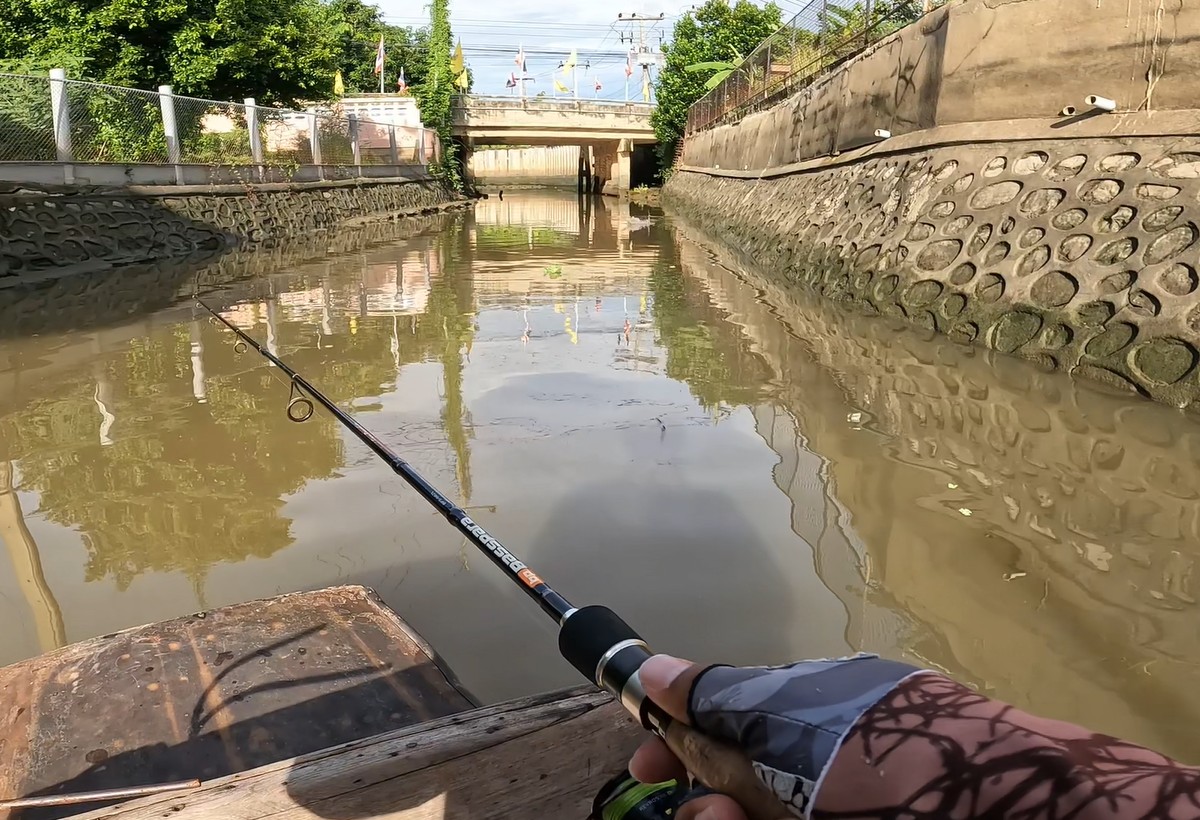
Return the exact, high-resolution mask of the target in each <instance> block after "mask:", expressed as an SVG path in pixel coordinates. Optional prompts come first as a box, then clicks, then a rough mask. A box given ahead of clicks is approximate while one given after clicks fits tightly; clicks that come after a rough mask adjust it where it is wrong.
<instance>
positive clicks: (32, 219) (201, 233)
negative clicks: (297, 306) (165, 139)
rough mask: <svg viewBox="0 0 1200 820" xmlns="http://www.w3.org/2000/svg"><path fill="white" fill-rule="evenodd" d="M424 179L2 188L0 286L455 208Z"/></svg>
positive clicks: (436, 186)
mask: <svg viewBox="0 0 1200 820" xmlns="http://www.w3.org/2000/svg"><path fill="white" fill-rule="evenodd" d="M455 202H456V199H455V197H454V195H453V194H452V193H451V192H450V191H448V190H447V189H446V188H445V187H444V186H442V185H441V184H440V183H438V182H436V181H434V180H432V179H429V178H426V177H421V178H413V179H393V180H342V181H336V182H310V183H270V184H261V185H255V184H245V185H205V186H140V187H127V188H115V189H79V188H68V187H64V186H57V187H54V186H46V187H40V188H35V187H30V186H25V185H20V186H18V185H8V186H7V190H4V189H0V287H3V286H4V285H7V284H14V283H26V282H31V281H36V280H38V279H43V278H46V277H54V278H56V277H60V276H63V275H67V274H73V273H87V272H94V271H101V270H105V269H108V268H111V267H114V266H123V265H130V264H137V263H142V262H148V261H152V260H158V259H167V258H173V257H180V258H186V257H189V256H194V255H196V254H205V253H210V252H220V250H221V249H223V248H229V247H234V246H238V245H243V244H248V243H256V242H264V241H273V240H277V239H283V238H287V237H295V236H306V235H308V234H310V233H311V232H312V231H314V230H317V229H320V228H330V227H335V226H339V225H347V226H349V225H354V224H360V223H363V222H370V221H376V220H384V219H389V218H393V217H398V216H405V215H413V214H419V213H423V212H429V211H431V210H436V209H440V208H444V207H448V206H451V205H453V204H455Z"/></svg>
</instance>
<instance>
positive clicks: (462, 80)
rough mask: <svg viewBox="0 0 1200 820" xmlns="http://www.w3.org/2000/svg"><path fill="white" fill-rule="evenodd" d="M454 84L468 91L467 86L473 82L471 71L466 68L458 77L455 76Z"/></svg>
mask: <svg viewBox="0 0 1200 820" xmlns="http://www.w3.org/2000/svg"><path fill="white" fill-rule="evenodd" d="M454 84H455V85H456V86H458V87H459V88H461V89H462V90H463V91H466V90H467V86H469V85H470V84H471V75H470V73H469V72H467V71H465V70H464V71H463V73H462V74H459V75H458V77H457V78H455V80H454Z"/></svg>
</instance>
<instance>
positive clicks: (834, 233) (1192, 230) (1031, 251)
mask: <svg viewBox="0 0 1200 820" xmlns="http://www.w3.org/2000/svg"><path fill="white" fill-rule="evenodd" d="M730 150H732V147H731V149H730ZM672 189H675V190H677V191H679V192H681V193H682V197H681V198H682V199H691V200H694V202H695V203H696V208H695V210H696V211H697V212H701V211H705V212H713V213H714V214H717V215H720V214H726V215H734V216H735V218H734V219H732V220H727V221H725V222H718V221H716V220H715V219H714V220H712V221H709V222H708V223H707V227H711V228H712V230H713V232H715V233H717V234H718V235H719V236H722V237H725V238H728V239H729V241H730V244H734V245H737V246H739V247H742V248H744V249H746V252H747V253H748V254H751V255H752V256H753V258H754V259H755V260H756V263H757V264H762V265H764V266H774V267H775V268H777V269H780V270H785V271H788V275H789V276H794V278H795V279H796V280H797V281H799V282H804V283H809V284H812V285H813V286H815V287H816V288H818V289H820V290H821V291H822V292H824V293H827V294H828V295H829V297H830V298H837V299H843V300H846V301H850V302H853V303H854V304H858V305H861V306H862V309H863V310H864V311H869V312H880V313H885V314H888V315H892V316H897V317H905V318H907V320H908V321H910V322H912V323H914V324H917V325H919V326H921V327H926V328H937V329H940V330H941V331H943V332H945V333H947V334H948V335H950V336H952V337H953V338H955V339H956V340H959V341H974V342H976V343H979V344H986V345H989V346H991V347H995V348H996V349H998V350H1002V351H1004V352H1008V353H1016V354H1019V355H1020V356H1022V357H1023V358H1025V359H1027V360H1029V361H1033V362H1036V363H1039V365H1040V366H1053V367H1057V368H1060V369H1063V370H1066V371H1069V372H1072V373H1075V374H1076V375H1084V376H1086V377H1088V378H1096V379H1099V380H1101V381H1103V382H1105V383H1106V384H1110V385H1112V386H1114V387H1118V388H1120V389H1122V390H1137V391H1139V392H1141V393H1143V394H1144V395H1149V396H1151V397H1153V398H1156V399H1159V400H1163V401H1168V402H1170V403H1173V404H1177V405H1178V406H1184V405H1187V404H1189V403H1191V402H1192V401H1193V400H1194V399H1200V136H1195V137H1189V136H1183V137H1172V138H1166V137H1162V138H1154V139H1151V138H1145V137H1140V136H1134V137H1122V138H1120V139H1117V138H1112V139H1109V138H1100V137H1096V138H1091V137H1074V136H1071V135H1069V134H1067V135H1063V136H1062V137H1059V138H1057V139H1055V140H1046V141H1030V142H1025V143H1010V144H989V145H987V146H983V145H979V146H971V145H944V146H939V147H934V148H928V149H914V150H913V151H912V152H910V153H903V152H901V153H898V154H895V155H893V156H892V157H890V158H889V159H887V160H882V161H881V160H878V159H872V160H867V161H865V162H862V163H861V164H857V165H856V164H855V163H854V162H853V161H850V162H847V163H846V164H842V165H831V166H828V167H825V168H823V169H818V170H813V171H804V172H798V173H792V174H789V175H786V176H778V177H763V178H755V179H746V180H740V179H731V178H720V177H709V176H706V175H702V174H696V173H690V172H685V173H681V174H677V175H676V177H675V178H673V180H672V182H671V183H670V184H669V185H668V191H671V190H672ZM751 194H753V195H751ZM31 224H32V225H33V226H34V227H33V228H32V230H33V231H34V232H36V231H37V228H36V224H35V223H34V222H33V221H32V220H31ZM817 226H819V227H817ZM822 242H823V243H824V245H825V247H821V245H820V243H822ZM860 248H861V250H860ZM2 253H3V248H0V254H2ZM793 272H794V273H793ZM872 273H874V276H872ZM981 328H982V330H981ZM1197 406H1200V403H1198V404H1197Z"/></svg>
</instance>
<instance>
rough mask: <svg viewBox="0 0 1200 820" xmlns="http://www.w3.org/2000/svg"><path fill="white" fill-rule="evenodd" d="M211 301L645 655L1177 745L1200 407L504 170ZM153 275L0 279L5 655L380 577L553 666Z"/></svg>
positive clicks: (477, 665)
mask: <svg viewBox="0 0 1200 820" xmlns="http://www.w3.org/2000/svg"><path fill="white" fill-rule="evenodd" d="M199 281H200V283H201V287H202V289H203V290H204V291H205V293H206V294H207V296H208V298H209V299H210V300H211V301H212V302H213V303H214V305H216V306H218V307H219V309H220V311H221V313H222V315H224V316H226V317H227V318H229V320H230V321H232V322H234V323H235V324H236V325H238V326H239V327H241V328H243V329H245V330H246V331H247V332H249V333H252V334H253V335H254V336H255V337H256V338H258V339H260V340H263V341H264V342H265V343H266V344H268V345H269V346H270V347H271V348H272V349H274V350H276V351H277V352H278V353H279V354H280V355H281V356H283V357H284V358H285V359H287V360H288V361H289V362H291V363H292V364H293V366H295V367H296V368H297V369H298V370H300V372H302V373H303V374H304V375H305V376H307V377H308V378H309V379H310V380H312V381H313V382H314V383H316V384H317V385H319V386H320V387H321V388H322V389H324V390H325V391H326V392H327V393H328V394H329V395H330V396H331V397H332V398H334V399H335V400H336V401H338V402H339V403H341V404H342V405H343V406H345V407H347V408H348V409H350V410H352V411H353V412H354V413H355V415H356V416H357V417H358V418H359V419H360V420H361V421H362V422H363V423H364V424H365V425H367V426H368V427H369V428H370V429H371V430H373V431H374V432H375V433H377V434H378V435H379V437H380V438H381V439H383V440H384V441H385V442H386V443H387V444H388V445H390V446H392V447H394V448H395V449H397V450H398V451H400V452H401V454H403V455H404V456H405V457H406V458H408V459H409V460H410V461H411V462H412V463H413V464H414V466H415V467H416V468H417V469H418V470H420V471H421V472H422V473H423V474H424V475H425V476H426V477H427V478H429V479H430V480H431V481H432V482H433V483H434V484H435V485H437V486H438V487H440V488H441V489H442V490H443V491H444V492H446V493H447V494H448V495H450V496H452V497H453V498H454V499H455V500H457V501H458V502H459V503H461V504H462V505H464V506H465V507H467V508H468V509H469V511H470V513H471V515H472V517H473V518H475V519H476V520H478V521H479V522H480V523H482V524H483V525H484V526H485V527H487V528H488V529H489V530H490V531H491V532H492V533H494V534H495V535H497V537H499V538H500V539H501V540H502V541H504V542H505V543H506V544H507V545H508V546H510V547H511V548H512V549H513V550H514V551H515V552H516V553H518V554H519V555H521V556H522V557H523V558H525V560H526V561H527V562H528V563H529V564H530V565H531V566H532V567H534V568H535V569H536V570H537V571H538V573H539V574H541V575H542V576H543V577H545V578H546V579H547V580H548V581H549V582H550V583H551V584H553V585H554V586H555V587H557V588H558V589H560V591H562V592H563V594H565V595H566V596H567V597H568V598H570V599H571V600H572V601H574V602H575V603H577V604H582V603H591V602H604V603H607V604H609V605H610V606H612V607H614V608H615V609H617V610H618V611H620V612H621V613H622V614H623V615H624V616H625V617H626V619H627V620H629V621H630V622H631V623H633V624H634V625H635V626H636V627H637V628H639V629H640V630H641V631H642V632H643V633H644V634H645V635H646V637H647V638H648V639H650V641H651V643H652V644H653V645H655V646H656V647H658V648H659V649H661V650H664V651H670V652H672V653H674V654H680V655H685V656H690V657H693V658H696V659H698V660H702V661H726V662H733V663H755V662H758V663H775V662H785V661H788V660H792V659H796V658H800V657H814V656H828V655H836V654H843V653H847V652H851V651H858V650H863V651H871V652H879V653H882V654H885V655H888V656H891V657H897V658H901V659H904V660H907V661H910V662H912V663H916V664H922V665H932V666H934V667H936V668H939V669H942V670H945V671H947V672H949V673H950V674H952V675H954V676H956V677H958V678H959V679H961V680H963V681H964V682H967V683H969V684H971V685H973V686H976V687H978V688H980V689H981V690H982V691H984V692H986V693H988V694H990V695H992V696H995V697H1000V698H1003V699H1006V700H1009V701H1011V702H1013V703H1016V704H1017V705H1019V706H1022V707H1025V708H1029V709H1031V710H1035V711H1037V712H1039V713H1042V714H1045V715H1048V716H1053V717H1058V718H1063V719H1067V720H1073V721H1078V722H1082V723H1085V724H1087V725H1089V726H1091V727H1093V728H1096V729H1098V730H1102V731H1107V732H1110V733H1114V734H1117V735H1121V736H1124V737H1128V738H1130V739H1133V740H1137V741H1140V742H1144V743H1148V744H1150V745H1152V746H1155V747H1157V748H1159V749H1161V750H1162V751H1165V752H1168V753H1171V754H1174V755H1177V756H1181V757H1183V758H1185V759H1187V760H1189V761H1192V762H1195V761H1197V760H1200V739H1197V737H1196V734H1195V731H1194V727H1195V726H1196V725H1197V723H1198V722H1200V720H1198V718H1200V715H1198V714H1197V712H1198V711H1200V703H1198V702H1197V700H1196V698H1195V697H1194V693H1195V692H1196V691H1198V689H1200V674H1197V662H1198V661H1200V629H1197V627H1196V615H1197V607H1196V600H1195V595H1197V594H1200V593H1198V592H1197V591H1196V590H1197V581H1196V579H1194V578H1193V574H1194V573H1193V569H1194V565H1195V562H1196V558H1197V553H1198V551H1200V520H1198V519H1200V504H1198V503H1197V500H1198V498H1200V466H1198V465H1200V424H1198V423H1197V422H1195V421H1193V420H1191V419H1189V418H1187V417H1185V416H1184V415H1182V414H1180V413H1178V412H1176V411H1173V410H1170V409H1168V408H1165V407H1161V406H1158V405H1153V404H1151V403H1149V402H1146V401H1142V400H1139V399H1134V398H1130V397H1128V396H1122V395H1112V394H1109V393H1105V392H1103V391H1102V390H1100V389H1097V388H1092V387H1087V386H1083V385H1079V384H1075V383H1073V382H1072V381H1070V380H1069V379H1067V378H1066V377H1064V376H1061V375H1057V374H1047V373H1043V372H1040V371H1039V370H1037V369H1036V368H1034V367H1033V366H1031V365H1029V364H1027V363H1024V362H1020V361H1016V360H1012V359H1008V358H1005V357H1003V356H999V355H996V354H993V353H991V352H988V351H984V350H980V349H975V348H968V347H964V346H961V345H958V344H955V343H953V342H951V341H949V340H947V339H945V338H939V337H935V336H933V335H932V334H924V333H921V332H919V331H915V330H914V329H912V328H911V327H908V326H901V325H898V324H894V323H892V322H891V321H889V320H887V319H880V318H867V317H862V316H858V315H855V314H852V313H849V312H847V311H845V310H842V309H841V308H839V307H836V306H832V305H829V304H825V303H821V302H817V301H814V300H813V299H811V298H809V297H807V296H806V295H805V294H803V293H796V292H792V291H790V290H788V289H786V288H783V287H780V286H779V283H778V280H777V279H771V278H768V277H766V276H764V275H763V273H762V272H755V271H753V270H750V269H748V268H747V267H746V263H745V261H744V260H741V259H737V258H734V257H732V256H730V255H729V253H728V252H726V251H722V250H720V249H716V248H714V247H712V246H710V245H709V244H707V243H706V241H705V240H704V239H703V237H700V236H698V235H696V234H695V233H694V232H692V231H691V230H690V229H688V228H687V226H683V225H679V224H674V223H672V221H671V220H670V219H668V218H666V217H665V216H663V215H662V214H661V213H659V212H657V211H655V212H651V211H647V210H645V209H641V208H639V207H637V206H633V210H632V212H631V211H630V206H629V205H627V204H619V203H617V202H615V201H609V200H602V201H596V202H593V203H590V204H587V205H586V207H585V206H582V205H580V203H579V202H577V200H576V199H575V197H574V196H573V195H556V194H551V193H525V194H519V195H518V194H510V195H508V196H506V197H505V199H504V200H503V201H500V200H497V199H495V198H492V199H489V200H485V201H481V202H480V203H479V204H478V207H477V208H475V209H474V211H473V212H465V213H459V214H454V215H447V216H439V217H436V218H430V219H428V220H426V221H424V222H422V223H420V224H418V225H416V226H413V225H408V226H377V227H374V228H371V229H370V230H367V231H363V232H358V233H354V234H349V235H344V236H337V237H314V238H313V239H311V240H309V241H306V242H300V243H296V244H294V245H292V246H288V247H283V248H276V249H269V250H263V251H260V252H258V253H256V254H241V255H237V254H235V255H232V256H231V257H229V258H226V259H223V260H221V261H220V262H217V263H214V264H213V265H210V266H209V267H207V268H204V269H201V271H200V273H199ZM191 289H192V274H190V273H189V274H188V275H187V276H183V275H182V274H180V272H179V271H178V270H174V269H169V268H164V269H160V270H149V271H142V272H140V273H137V274H136V275H130V276H129V277H125V278H124V279H120V278H114V279H112V280H111V281H108V282H105V283H103V284H101V285H96V286H94V287H93V286H91V285H89V286H88V288H87V289H85V288H83V287H82V286H80V285H78V284H74V285H60V286H56V287H55V288H54V289H52V290H49V291H47V292H45V293H44V294H42V295H39V296H38V297H37V298H36V299H26V300H24V301H23V302H22V304H15V303H13V301H12V300H11V298H9V299H8V302H7V303H5V301H4V300H5V298H6V297H4V296H3V295H2V293H0V320H2V321H0V539H2V541H3V545H4V550H3V552H2V553H0V624H3V625H4V627H3V628H2V629H0V664H3V663H11V662H13V661H16V660H19V659H22V658H25V657H29V656H32V655H35V654H37V653H39V652H43V651H46V650H49V649H53V648H54V647H56V646H59V645H62V644H63V643H64V642H70V641H77V640H81V639H84V638H88V637H91V636H94V635H99V634H103V633H107V632H111V631H115V630H118V629H121V628H124V627H128V626H133V625H138V624H142V623H146V622H149V621H154V620H159V619H164V618H169V617H173V616H177V615H180V614H184V613H187V612H191V611H196V610H200V609H205V608H210V607H216V606H221V605H225V604H230V603H235V602H239V601H244V600H248V599H254V598H259V597H265V596H270V595H274V594H277V593H281V592H286V591H291V590H297V589H310V588H317V587H321V586H326V585H331V584H340V583H361V584H366V585H368V586H370V587H372V588H374V589H375V590H377V591H378V592H379V594H380V595H381V596H382V597H383V599H384V600H385V601H386V602H387V603H388V604H389V605H391V606H392V607H393V608H394V609H396V611H397V612H399V613H400V614H401V615H402V616H403V617H404V618H405V619H406V620H408V621H409V622H410V623H411V624H412V625H413V626H414V627H415V628H416V629H417V630H419V631H420V632H421V633H422V635H424V637H425V638H426V639H428V640H429V642H430V643H432V644H433V645H434V646H435V647H436V648H437V650H438V651H439V652H440V653H441V655H442V656H443V658H444V660H445V661H446V663H447V664H448V665H449V667H450V668H452V669H453V670H454V671H455V672H456V673H457V675H458V676H459V677H460V678H461V679H462V681H463V682H464V684H465V685H466V687H467V688H468V689H470V690H471V691H472V692H473V693H474V694H475V695H476V696H477V697H478V698H479V699H480V700H482V701H495V700H498V699H502V698H506V697H511V696H516V695H520V694H526V693H530V692H535V691H542V690H547V689H550V688H553V687H557V686H561V685H566V684H570V683H574V682H576V677H575V673H574V672H573V671H572V670H571V669H570V668H569V667H567V665H566V664H565V663H564V662H563V661H561V660H560V659H559V658H558V656H557V652H556V649H555V640H554V632H553V628H552V626H551V625H550V624H549V623H547V622H546V620H545V618H544V616H542V614H541V613H540V612H539V611H538V610H537V609H536V608H535V607H534V606H532V605H531V604H530V602H529V601H528V600H527V599H526V598H525V597H524V595H523V594H522V593H521V592H520V591H519V590H517V589H516V588H515V587H514V586H512V585H511V584H510V583H509V582H508V581H507V580H505V579H504V578H502V577H501V576H500V574H499V573H498V572H497V571H495V568H494V567H493V566H492V565H491V564H490V563H489V562H488V561H486V560H485V559H484V558H483V557H482V556H480V555H479V554H478V553H477V552H476V551H475V550H474V549H473V548H472V547H469V546H468V545H467V544H466V543H465V542H464V540H463V539H462V538H461V537H460V536H459V535H458V534H457V533H456V532H455V531H453V530H452V529H451V528H450V527H449V526H448V525H447V524H446V523H445V521H444V520H443V519H442V518H441V517H440V516H439V515H437V514H435V513H434V512H433V511H432V510H431V509H430V508H428V507H427V506H426V505H425V504H424V502H422V501H421V500H420V499H419V498H418V497H417V496H416V495H415V494H414V493H413V492H412V491H411V490H409V489H408V488H407V487H406V486H405V485H404V484H402V483H401V482H400V480H399V479H397V478H396V477H394V476H393V475H392V473H391V472H390V471H389V470H388V469H387V468H386V467H385V466H383V465H382V464H380V463H379V462H378V461H377V460H376V459H375V458H374V457H373V456H372V455H371V454H370V453H369V452H368V451H367V450H366V448H365V447H363V446H362V445H361V444H360V443H358V442H357V441H356V440H354V439H353V438H351V437H350V436H348V435H347V434H346V433H345V432H343V431H342V430H341V429H340V428H339V427H338V426H336V424H335V423H334V422H333V421H332V420H331V419H330V418H329V417H327V416H325V415H323V414H318V415H317V416H315V417H314V418H313V419H312V420H311V421H309V422H307V423H304V424H295V423H292V422H290V421H289V420H288V419H287V417H286V416H285V413H284V410H285V406H286V402H287V397H288V387H287V385H286V382H285V381H284V380H283V378H282V377H281V376H280V374H279V373H278V371H277V370H276V369H275V368H272V367H270V366H268V365H266V364H265V363H264V362H263V361H262V360H261V359H260V358H259V357H257V355H256V354H253V353H252V352H250V353H238V352H237V351H236V350H235V348H234V346H233V343H232V342H233V339H232V337H231V334H230V333H229V332H228V331H223V330H222V329H220V328H218V327H217V326H215V325H214V324H213V323H212V322H210V321H205V320H204V319H203V318H202V316H201V315H200V314H199V313H198V312H197V311H196V310H195V309H194V308H193V307H192V306H191V304H190V301H189V300H188V299H187V298H186V295H187V294H188V293H190V292H191Z"/></svg>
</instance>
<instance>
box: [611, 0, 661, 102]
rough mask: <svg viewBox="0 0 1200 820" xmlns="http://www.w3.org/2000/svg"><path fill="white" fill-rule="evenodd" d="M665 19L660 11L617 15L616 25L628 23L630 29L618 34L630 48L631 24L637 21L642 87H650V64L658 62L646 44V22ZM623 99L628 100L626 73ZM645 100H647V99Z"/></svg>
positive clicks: (638, 58)
mask: <svg viewBox="0 0 1200 820" xmlns="http://www.w3.org/2000/svg"><path fill="white" fill-rule="evenodd" d="M665 19H667V17H666V15H665V14H662V13H661V12H660V13H659V14H656V15H653V16H649V15H645V14H638V13H637V12H636V11H635V12H633V13H632V14H625V13H624V12H622V13H620V14H618V15H617V25H628V26H629V27H630V30H629V31H628V32H627V33H626V32H621V34H620V35H619V36H620V38H621V42H622V43H626V42H627V43H629V45H630V50H632V47H633V31H632V28H633V24H634V23H637V27H638V33H637V43H638V45H637V61H638V63H639V64H640V65H641V66H642V88H649V87H650V66H652V65H655V64H657V62H658V60H657V58H656V57H655V56H654V55H653V53H652V52H651V51H650V49H649V47H647V45H646V24H647V23H661V22H662V21H663V20H665ZM661 40H662V37H661V35H660V36H659V41H660V42H661ZM625 101H626V102H629V75H628V74H626V75H625ZM647 102H649V100H647Z"/></svg>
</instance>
